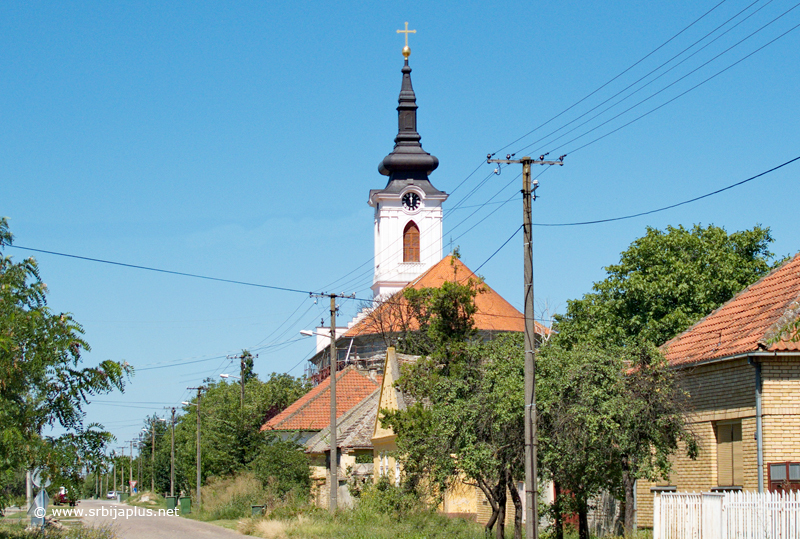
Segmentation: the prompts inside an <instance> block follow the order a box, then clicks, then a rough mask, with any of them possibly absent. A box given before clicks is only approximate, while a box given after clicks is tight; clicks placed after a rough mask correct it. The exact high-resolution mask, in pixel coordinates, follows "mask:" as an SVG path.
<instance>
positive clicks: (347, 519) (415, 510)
mask: <svg viewBox="0 0 800 539" xmlns="http://www.w3.org/2000/svg"><path fill="white" fill-rule="evenodd" d="M287 512H288V513H293V514H292V515H291V516H284V515H286V514H287ZM239 531H240V532H241V533H245V534H249V535H255V536H258V537H263V538H264V539H284V538H286V539H295V538H297V539H301V538H302V539H328V538H332V539H352V538H358V539H422V538H425V539H445V538H447V539H484V537H485V536H484V532H483V526H481V525H480V524H476V523H475V522H471V521H466V520H463V519H451V518H448V517H446V516H444V515H441V514H438V513H436V512H435V511H433V510H431V509H428V508H426V507H425V506H424V505H423V504H422V503H421V502H420V501H419V499H418V498H417V497H416V496H415V495H414V494H412V493H409V492H406V491H404V490H402V489H400V488H396V487H394V486H391V485H382V484H379V485H371V484H369V485H367V486H365V488H364V489H363V490H362V492H361V493H360V496H359V499H358V502H357V504H356V505H355V507H353V508H350V509H342V510H340V511H338V512H337V513H336V514H335V515H331V514H330V513H329V512H328V511H326V510H324V509H319V508H316V507H312V506H310V505H305V506H304V510H302V511H298V508H297V506H296V505H295V507H294V508H293V510H292V511H286V510H285V509H283V506H282V505H279V506H277V507H275V508H274V509H273V510H272V512H271V513H269V514H268V515H267V518H264V519H245V520H242V521H240V525H239Z"/></svg>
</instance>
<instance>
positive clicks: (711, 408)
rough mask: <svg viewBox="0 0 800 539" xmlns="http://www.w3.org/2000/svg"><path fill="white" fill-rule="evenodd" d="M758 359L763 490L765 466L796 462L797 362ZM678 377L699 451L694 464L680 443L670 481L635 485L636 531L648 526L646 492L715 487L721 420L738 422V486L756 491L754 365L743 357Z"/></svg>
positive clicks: (799, 439) (799, 425)
mask: <svg viewBox="0 0 800 539" xmlns="http://www.w3.org/2000/svg"><path fill="white" fill-rule="evenodd" d="M759 360H760V361H761V363H762V367H761V376H762V429H763V436H764V440H763V449H764V482H765V487H766V486H767V485H766V482H767V466H768V465H769V464H770V463H778V462H800V358H795V357H780V356H779V357H775V358H763V357H762V358H759ZM681 376H682V380H681V384H682V387H683V388H684V389H685V390H686V391H687V392H688V393H689V404H690V408H691V413H690V416H689V420H690V423H691V425H692V428H693V430H694V432H695V435H696V436H697V440H698V442H699V445H700V452H699V455H698V457H697V459H696V460H691V459H690V458H688V456H687V455H686V450H685V447H684V446H683V445H681V447H680V449H679V451H678V453H677V454H676V455H675V457H674V460H673V473H672V474H671V476H670V479H669V481H667V482H662V483H650V482H646V481H639V482H638V483H637V490H636V494H637V524H638V525H639V526H640V527H651V526H652V522H653V493H652V491H651V488H653V487H658V486H659V485H661V486H666V485H667V484H668V485H669V486H672V487H676V488H677V490H678V491H680V492H708V491H709V490H711V489H713V488H715V487H717V486H718V471H719V468H718V463H717V434H718V432H717V430H718V425H719V424H720V423H724V422H726V421H737V420H738V421H741V425H742V471H743V479H742V481H741V484H740V485H739V486H741V487H742V488H743V489H744V490H757V489H758V453H757V441H756V411H755V367H753V366H752V365H749V364H748V362H747V359H746V358H742V359H736V360H731V361H725V362H720V363H712V364H708V365H700V366H697V367H692V368H688V369H684V370H682V371H681ZM737 483H738V482H737Z"/></svg>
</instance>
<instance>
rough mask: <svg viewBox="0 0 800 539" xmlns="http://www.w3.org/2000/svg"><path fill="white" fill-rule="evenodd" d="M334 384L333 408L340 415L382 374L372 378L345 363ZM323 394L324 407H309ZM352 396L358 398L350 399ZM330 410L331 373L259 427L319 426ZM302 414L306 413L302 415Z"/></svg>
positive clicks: (374, 385)
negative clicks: (334, 399) (319, 409)
mask: <svg viewBox="0 0 800 539" xmlns="http://www.w3.org/2000/svg"><path fill="white" fill-rule="evenodd" d="M336 385H337V388H336V389H337V392H336V393H337V394H336V411H337V417H340V416H341V415H342V414H344V413H346V412H347V411H349V410H350V409H351V408H352V406H354V405H356V404H358V403H359V402H361V400H362V399H363V397H365V396H366V395H368V394H369V393H370V392H372V391H374V390H375V389H376V388H379V387H380V385H381V377H380V376H379V377H378V379H377V380H373V379H372V378H370V377H369V376H366V375H365V374H364V373H363V372H361V371H360V370H358V369H356V368H355V366H353V365H348V366H347V367H345V368H344V369H342V370H341V371H340V372H338V373H336ZM326 394H327V402H326V403H324V405H323V407H324V408H325V411H323V412H322V413H321V414H320V413H318V411H316V410H312V407H313V406H314V405H315V404H316V403H317V401H318V400H320V399H325V395H326ZM353 399H358V400H357V401H356V402H355V403H353V402H352V400H353ZM329 410H330V376H329V377H327V378H325V380H323V381H322V382H320V384H319V385H317V386H315V387H313V388H311V390H309V392H308V393H306V394H305V395H303V396H302V397H300V398H299V399H297V400H296V401H294V402H293V403H292V404H290V405H289V406H287V407H286V409H285V410H283V411H282V412H281V413H279V414H278V415H276V416H275V417H273V418H272V419H270V420H269V421H267V422H266V423H264V424H263V425H262V426H261V429H260V430H261V431H265V430H319V429H321V428H323V427H325V426H326V425H328V424H329V423H330V414H329ZM340 412H341V414H340ZM304 415H307V416H308V417H304ZM317 416H319V417H317Z"/></svg>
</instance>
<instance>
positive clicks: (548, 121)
mask: <svg viewBox="0 0 800 539" xmlns="http://www.w3.org/2000/svg"><path fill="white" fill-rule="evenodd" d="M726 1H727V0H722V1H721V2H720V3H718V4H717V5H715V6H714V7H712V8H711V9H709V10H708V11H706V12H705V13H703V14H702V15H701V16H700V17H698V18H697V19H695V20H694V21H693V22H692V23H691V24H689V25H688V26H686V27H685V28H684V29H683V30H681V31H680V32H678V33H677V34H675V35H674V36H672V37H671V38H669V39H668V40H666V41H665V42H664V43H662V44H661V45H659V46H658V47H656V48H655V49H653V50H652V51H650V52H649V53H647V54H646V55H644V56H642V57H641V58H640V59H639V60H637V61H636V62H634V63H633V64H631V65H630V66H629V67H628V68H626V69H624V70H623V71H622V72H621V73H619V74H618V75H616V76H614V77H612V78H611V79H609V80H608V81H607V82H606V83H605V84H602V85H601V86H600V87H599V88H597V89H596V90H594V91H592V92H590V93H588V94H586V96H584V97H583V98H582V99H580V100H578V101H576V102H575V103H573V104H572V105H570V106H569V107H567V108H566V109H564V110H562V111H561V112H559V113H558V114H556V115H555V116H553V117H552V118H550V119H549V120H547V121H546V122H544V123H543V124H541V125H539V126H538V127H535V128H533V129H531V130H530V131H528V132H527V133H525V134H524V135H522V136H521V137H519V138H517V139H516V140H513V141H511V142H509V143H508V144H506V145H505V146H503V147H502V148H500V149H499V150H496V151H495V152H493V153H492V155H495V154H497V153H499V152H502V151H503V150H505V149H506V148H508V147H509V146H512V145H514V144H516V143H517V142H519V141H520V140H522V139H524V138H525V137H527V136H529V135H531V134H533V133H535V132H536V131H538V130H539V129H541V128H542V127H544V126H545V125H547V124H549V123H550V122H552V121H553V120H555V119H557V118H559V117H560V116H562V115H563V114H565V113H567V112H569V111H570V110H572V109H573V108H575V107H576V106H578V105H580V104H581V103H583V102H584V101H586V100H587V99H589V98H590V97H592V96H593V95H594V94H596V93H597V92H599V91H600V90H602V89H603V88H605V87H606V86H608V85H609V84H611V83H612V82H614V81H615V80H617V79H618V78H620V77H621V76H622V75H624V74H625V73H627V72H628V71H630V70H631V69H633V68H634V67H636V66H637V65H639V64H640V63H642V62H643V61H645V60H646V59H647V58H649V57H650V56H652V55H653V54H655V53H656V52H658V51H659V50H661V49H662V48H664V47H665V46H666V45H668V44H669V43H670V42H672V41H673V40H674V39H675V38H677V37H678V36H680V35H681V34H683V33H684V32H685V31H686V30H688V29H689V28H691V27H692V26H694V25H695V24H697V23H698V22H700V21H701V20H702V19H704V18H705V17H706V16H707V15H708V14H710V13H711V12H712V11H714V10H715V9H717V8H718V7H719V6H721V5H722V4H724V3H725V2H726Z"/></svg>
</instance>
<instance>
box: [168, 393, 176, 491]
mask: <svg viewBox="0 0 800 539" xmlns="http://www.w3.org/2000/svg"><path fill="white" fill-rule="evenodd" d="M169 495H170V496H175V408H173V409H172V445H171V447H170V455H169Z"/></svg>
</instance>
